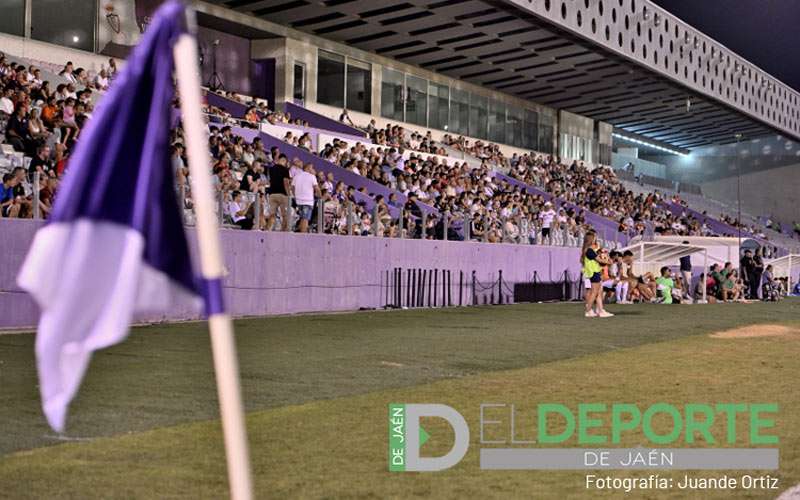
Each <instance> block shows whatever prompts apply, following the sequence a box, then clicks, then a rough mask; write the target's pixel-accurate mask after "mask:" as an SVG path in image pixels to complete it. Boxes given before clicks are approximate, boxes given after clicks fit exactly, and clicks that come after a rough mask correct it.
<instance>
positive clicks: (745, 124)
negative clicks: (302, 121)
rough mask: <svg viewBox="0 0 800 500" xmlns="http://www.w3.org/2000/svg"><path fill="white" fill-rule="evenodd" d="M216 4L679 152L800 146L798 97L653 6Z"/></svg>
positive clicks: (334, 0) (433, 0) (461, 0)
mask: <svg viewBox="0 0 800 500" xmlns="http://www.w3.org/2000/svg"><path fill="white" fill-rule="evenodd" d="M209 3H212V4H216V5H220V6H224V7H228V8H231V9H234V10H236V11H238V12H241V13H246V14H249V15H252V16H255V17H258V18H261V19H264V20H267V21H270V22H272V23H276V24H280V25H285V26H290V27H292V28H294V29H297V30H300V31H303V32H307V33H310V34H313V35H317V36H320V37H324V38H327V39H332V40H335V41H339V42H342V43H345V44H347V45H350V46H353V47H356V48H359V49H362V50H365V51H370V52H375V53H377V54H380V55H382V56H386V57H390V58H393V59H397V60H399V61H402V62H404V63H408V64H413V65H417V66H420V67H422V68H425V69H428V70H431V71H436V72H438V73H442V74H445V75H448V76H451V77H454V78H459V79H462V80H465V81H468V82H471V83H474V84H478V85H481V86H484V87H487V88H493V89H496V90H499V91H503V92H506V93H509V94H512V95H516V96H518V97H522V98H525V99H529V100H531V101H534V102H537V103H541V104H544V105H548V106H551V107H554V108H557V109H565V110H567V111H570V112H573V113H578V114H581V115H584V116H588V117H590V118H593V119H595V120H601V121H604V122H608V123H611V124H613V125H614V126H615V127H617V128H619V129H622V130H624V131H626V132H628V133H630V134H632V135H633V136H635V137H638V138H646V139H649V140H653V141H656V142H660V143H663V144H667V145H670V146H672V147H675V148H680V149H684V150H685V149H691V148H695V147H701V146H705V145H710V144H725V143H729V142H735V141H736V138H735V135H736V134H742V137H741V139H742V140H747V139H749V138H753V137H758V136H762V135H766V134H770V133H775V132H778V133H781V134H783V135H786V136H789V137H794V138H798V139H800V94H799V93H798V92H796V91H794V90H793V89H791V88H790V87H788V86H787V85H785V84H783V83H781V82H780V81H778V80H777V79H775V78H774V77H772V76H770V75H769V74H767V73H765V72H764V71H762V70H760V69H759V68H757V67H755V66H754V65H753V64H751V63H750V62H748V61H747V60H745V59H743V58H741V57H740V56H738V55H736V54H735V53H733V52H731V51H730V50H728V49H727V48H725V47H724V46H722V45H721V44H719V43H718V42H716V41H714V40H712V39H711V38H709V37H707V36H705V35H703V34H702V33H700V32H699V31H697V30H695V29H693V28H692V27H691V26H689V25H687V24H685V23H683V22H681V21H680V20H679V19H677V18H676V17H675V16H672V15H671V14H669V13H668V12H667V11H665V10H663V9H661V8H660V7H658V6H656V5H655V4H653V3H651V2H649V1H646V0H558V1H557V0H373V1H370V2H365V1H361V0H212V1H210V2H209ZM687 100H688V102H689V106H687Z"/></svg>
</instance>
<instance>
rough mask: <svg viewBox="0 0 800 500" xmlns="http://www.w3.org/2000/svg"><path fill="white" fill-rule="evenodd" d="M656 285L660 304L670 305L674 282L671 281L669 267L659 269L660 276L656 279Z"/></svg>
mask: <svg viewBox="0 0 800 500" xmlns="http://www.w3.org/2000/svg"><path fill="white" fill-rule="evenodd" d="M656 284H657V285H658V290H659V291H660V292H661V298H662V299H663V300H662V303H663V304H672V289H673V288H675V282H674V281H673V280H672V271H670V269H669V267H667V266H664V267H662V268H661V276H659V277H658V278H656Z"/></svg>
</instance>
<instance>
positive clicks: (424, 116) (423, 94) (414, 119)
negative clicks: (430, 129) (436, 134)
mask: <svg viewBox="0 0 800 500" xmlns="http://www.w3.org/2000/svg"><path fill="white" fill-rule="evenodd" d="M406 96H407V99H406V121H407V122H409V123H414V124H416V125H423V126H426V125H427V124H428V81H427V80H425V79H424V78H419V77H416V76H411V75H406Z"/></svg>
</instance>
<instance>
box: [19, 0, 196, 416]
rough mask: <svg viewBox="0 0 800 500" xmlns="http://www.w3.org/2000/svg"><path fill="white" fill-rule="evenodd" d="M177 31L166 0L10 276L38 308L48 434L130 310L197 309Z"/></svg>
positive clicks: (176, 7)
mask: <svg viewBox="0 0 800 500" xmlns="http://www.w3.org/2000/svg"><path fill="white" fill-rule="evenodd" d="M185 32H186V20H185V14H184V6H183V5H182V3H181V2H179V1H169V2H167V3H165V4H164V6H162V7H161V8H160V9H159V10H158V12H157V13H156V15H155V16H154V18H153V20H152V23H151V24H150V27H149V29H148V31H147V33H145V35H144V37H143V38H142V39H141V41H140V43H139V45H138V46H137V47H136V48H135V49H134V50H133V52H132V53H131V55H130V57H129V58H128V61H127V64H126V65H125V68H124V69H123V70H122V71H121V72H120V73H119V75H118V76H117V78H116V79H115V81H114V82H113V84H112V85H111V88H110V90H109V93H108V95H106V97H105V99H104V100H103V102H102V105H101V106H99V107H98V111H97V113H96V114H95V116H94V118H93V119H92V120H91V121H90V122H89V124H88V125H87V127H86V128H85V129H84V130H83V132H82V133H81V136H80V140H79V142H78V145H77V147H76V150H75V154H74V155H73V156H72V159H71V160H70V164H69V169H68V172H67V173H66V175H65V178H64V182H63V184H62V187H61V189H60V190H59V192H58V196H57V198H56V202H55V206H54V208H53V212H52V216H51V218H50V219H49V220H48V223H47V224H46V225H45V226H44V227H42V228H41V229H40V230H39V231H38V232H37V233H36V236H35V239H34V241H33V244H32V246H31V248H30V251H29V252H28V256H27V258H26V260H25V263H24V265H23V267H22V270H21V272H20V275H19V277H18V283H19V286H20V287H21V288H23V289H25V290H27V291H28V292H29V293H30V294H31V295H32V296H33V297H34V299H35V300H36V302H37V303H38V305H39V308H40V309H41V317H40V320H39V326H38V332H37V335H36V363H37V368H38V372H39V382H40V388H41V394H42V406H43V408H44V413H45V415H46V417H47V421H48V422H49V423H50V426H51V427H53V429H55V430H57V431H63V430H64V425H65V422H66V416H67V408H68V406H69V403H70V401H71V400H72V399H73V397H74V396H75V394H76V393H77V391H78V387H79V386H80V382H81V379H82V378H83V375H84V373H85V371H86V368H87V367H88V365H89V360H90V358H91V355H92V352H93V351H95V350H98V349H103V348H105V347H108V346H111V345H113V344H116V343H118V342H121V341H122V340H123V339H124V338H125V337H126V336H127V334H128V328H129V326H130V323H131V321H132V318H133V315H134V313H135V312H137V311H162V310H165V309H166V308H168V307H170V305H171V304H174V303H175V299H176V296H177V295H186V294H188V295H189V296H190V298H191V299H192V300H194V301H195V302H196V303H197V305H198V308H199V307H200V306H201V304H202V301H201V300H200V294H201V290H200V289H201V285H200V282H199V281H198V280H197V279H196V278H195V275H194V274H193V271H192V264H191V260H190V257H189V249H188V245H187V242H186V236H185V234H184V230H183V225H182V221H181V216H180V212H179V209H178V204H177V199H176V194H175V188H174V179H173V174H172V169H171V167H170V153H169V128H170V117H171V109H172V99H173V97H174V87H173V83H172V72H173V66H174V61H173V55H172V54H173V52H172V49H173V44H174V43H175V42H176V41H177V39H178V37H179V36H180V35H181V34H183V33H185Z"/></svg>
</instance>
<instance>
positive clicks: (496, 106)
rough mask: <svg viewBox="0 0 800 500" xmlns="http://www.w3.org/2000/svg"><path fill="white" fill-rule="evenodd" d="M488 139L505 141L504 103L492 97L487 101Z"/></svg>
mask: <svg viewBox="0 0 800 500" xmlns="http://www.w3.org/2000/svg"><path fill="white" fill-rule="evenodd" d="M488 128H489V140H490V141H492V142H505V141H506V105H505V103H502V102H500V101H495V100H494V99H492V100H490V101H489V123H488Z"/></svg>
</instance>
